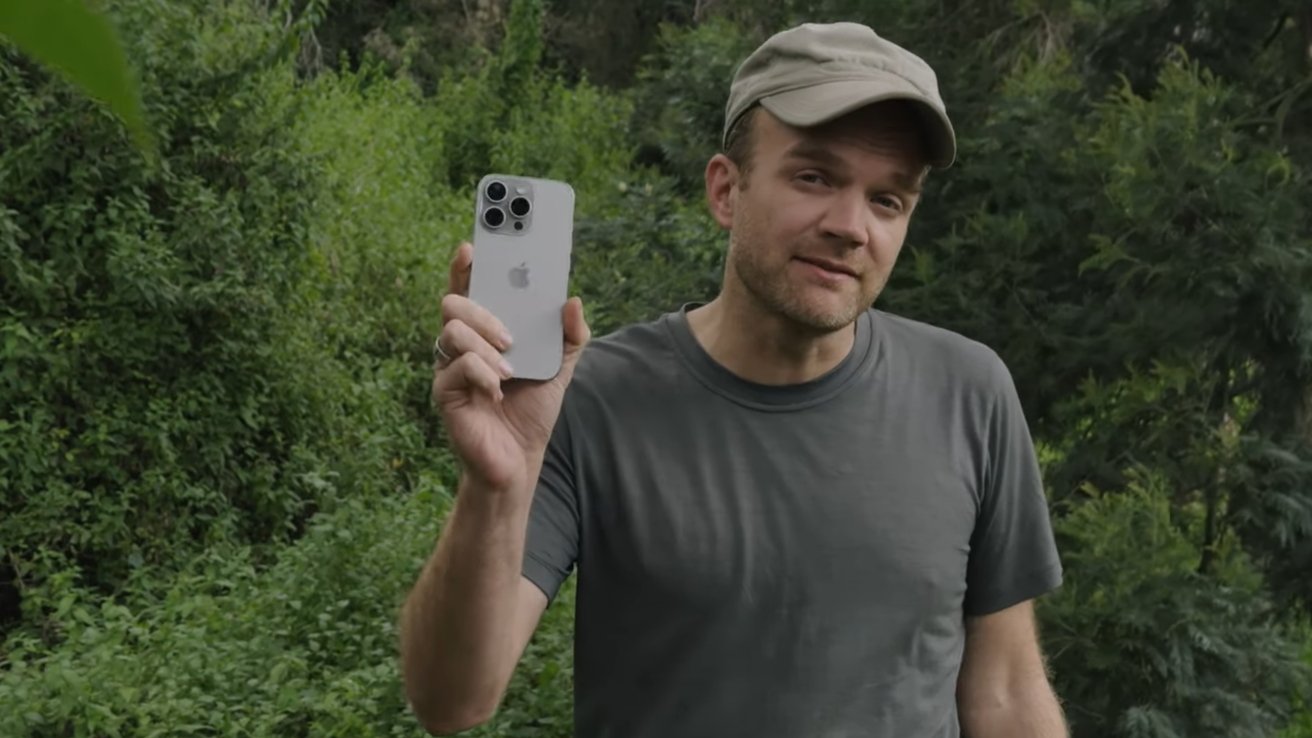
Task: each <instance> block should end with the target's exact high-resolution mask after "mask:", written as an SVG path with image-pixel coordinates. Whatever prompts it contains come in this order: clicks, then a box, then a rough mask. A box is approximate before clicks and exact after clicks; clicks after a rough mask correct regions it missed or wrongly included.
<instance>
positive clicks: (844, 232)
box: [820, 190, 870, 248]
mask: <svg viewBox="0 0 1312 738" xmlns="http://www.w3.org/2000/svg"><path fill="white" fill-rule="evenodd" d="M869 217H870V208H869V206H868V205H867V204H866V198H865V195H864V194H862V193H860V192H855V191H853V190H843V191H841V192H838V193H835V195H834V197H833V199H832V200H831V201H830V203H829V207H828V209H827V210H826V211H825V217H824V220H823V221H821V223H820V227H821V230H823V231H824V234H825V235H826V236H831V237H833V238H835V239H841V240H842V241H844V242H845V243H846V244H847V245H849V246H852V247H853V248H860V247H862V246H865V244H866V241H867V240H868V239H869V234H868V231H867V230H866V220H867V218H869Z"/></svg>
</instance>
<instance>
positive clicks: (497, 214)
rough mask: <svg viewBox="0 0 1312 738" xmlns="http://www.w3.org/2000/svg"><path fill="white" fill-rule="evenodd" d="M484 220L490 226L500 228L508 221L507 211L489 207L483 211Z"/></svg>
mask: <svg viewBox="0 0 1312 738" xmlns="http://www.w3.org/2000/svg"><path fill="white" fill-rule="evenodd" d="M483 222H484V223H486V224H487V227H488V228H500V227H501V224H502V223H505V222H506V213H505V211H504V210H502V209H501V208H496V207H492V208H488V209H487V210H484V211H483Z"/></svg>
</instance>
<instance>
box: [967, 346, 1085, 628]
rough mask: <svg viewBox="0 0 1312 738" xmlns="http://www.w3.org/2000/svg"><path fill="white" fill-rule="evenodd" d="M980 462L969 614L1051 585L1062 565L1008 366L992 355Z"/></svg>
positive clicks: (1032, 594) (1056, 583)
mask: <svg viewBox="0 0 1312 738" xmlns="http://www.w3.org/2000/svg"><path fill="white" fill-rule="evenodd" d="M992 367H993V370H992V373H991V374H992V382H991V387H992V394H993V399H992V403H991V407H990V410H989V413H988V415H987V422H986V426H985V435H984V438H985V443H986V451H985V456H984V458H985V468H984V470H983V475H982V481H983V489H982V494H981V496H980V503H979V508H978V517H977V519H976V523H975V530H974V533H973V534H972V536H971V542H970V562H969V564H968V565H967V569H966V598H965V604H964V609H965V613H966V614H967V615H972V616H973V615H986V614H988V613H992V612H997V611H999V610H1003V609H1005V608H1007V607H1011V606H1012V605H1015V604H1018V603H1020V602H1023V601H1025V600H1028V599H1032V598H1034V597H1037V596H1039V595H1041V594H1044V593H1046V592H1049V591H1051V590H1053V589H1056V588H1057V587H1059V586H1060V585H1061V581H1062V567H1061V560H1060V558H1059V556H1058V552H1057V544H1056V541H1055V540H1054V537H1053V533H1052V519H1051V517H1050V514H1049V510H1048V501H1047V497H1046V496H1045V495H1044V491H1043V480H1042V476H1041V473H1040V471H1039V462H1038V457H1037V455H1036V453H1035V451H1034V443H1033V440H1032V438H1031V437H1030V431H1029V426H1028V425H1027V424H1026V421H1025V415H1024V412H1023V411H1022V409H1021V404H1020V398H1019V397H1018V396H1017V393H1016V387H1015V383H1014V381H1013V379H1012V377H1011V373H1010V372H1009V371H1008V370H1007V367H1006V366H1005V365H1004V364H1003V362H1002V360H1001V359H1000V358H997V357H996V356H995V357H994V361H993V362H992Z"/></svg>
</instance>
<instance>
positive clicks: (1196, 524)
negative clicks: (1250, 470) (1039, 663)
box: [1040, 475, 1312, 738]
mask: <svg viewBox="0 0 1312 738" xmlns="http://www.w3.org/2000/svg"><path fill="white" fill-rule="evenodd" d="M1089 492H1090V493H1091V494H1092V495H1093V497H1092V499H1089V500H1087V501H1085V502H1082V503H1080V504H1079V505H1078V506H1077V507H1076V508H1075V509H1074V510H1073V511H1071V512H1070V513H1069V514H1067V515H1065V516H1063V517H1061V518H1059V519H1058V521H1057V535H1058V543H1059V545H1060V547H1061V550H1062V552H1063V553H1062V558H1063V562H1064V564H1065V566H1066V583H1065V585H1064V586H1063V587H1062V588H1061V589H1060V590H1059V591H1058V592H1057V593H1056V594H1055V595H1052V596H1050V597H1048V598H1045V599H1043V600H1042V601H1041V607H1040V613H1041V615H1042V620H1043V631H1044V636H1045V637H1044V640H1045V642H1046V643H1045V646H1046V649H1047V651H1048V653H1049V657H1050V660H1051V666H1052V670H1053V673H1054V675H1055V679H1056V687H1057V691H1058V693H1059V694H1061V696H1062V699H1063V702H1064V705H1065V709H1066V712H1067V715H1068V718H1069V719H1070V721H1071V724H1072V733H1073V735H1074V736H1075V737H1076V738H1083V737H1084V736H1089V737H1090V738H1092V737H1093V736H1099V737H1103V736H1125V737H1126V738H1186V737H1189V736H1201V735H1225V736H1232V737H1233V738H1248V737H1249V736H1251V737H1252V738H1258V737H1259V736H1268V735H1271V734H1272V733H1273V732H1274V731H1275V730H1277V729H1279V728H1281V727H1283V726H1285V725H1286V723H1287V722H1288V721H1289V720H1290V719H1291V715H1292V714H1293V711H1294V710H1295V709H1296V707H1297V705H1296V703H1295V699H1296V696H1297V695H1300V694H1307V692H1308V690H1309V689H1312V671H1310V670H1309V669H1308V666H1307V665H1306V664H1303V663H1301V662H1300V660H1299V656H1300V653H1299V651H1298V649H1299V648H1300V647H1301V645H1300V644H1299V642H1298V641H1297V640H1295V638H1296V637H1297V634H1296V632H1294V631H1292V630H1290V629H1288V628H1286V627H1285V626H1284V625H1282V624H1281V620H1280V618H1279V617H1278V614H1277V613H1276V612H1275V610H1274V608H1272V606H1271V602H1270V599H1269V598H1268V597H1267V596H1266V594H1265V593H1264V592H1263V585H1262V581H1261V577H1260V576H1259V575H1258V574H1257V573H1256V572H1255V571H1254V569H1253V567H1252V565H1251V564H1250V563H1249V562H1248V561H1247V558H1246V556H1245V555H1244V554H1243V552H1242V549H1240V548H1239V547H1237V545H1236V540H1235V539H1234V537H1233V536H1228V537H1226V539H1225V540H1224V541H1223V542H1222V543H1221V544H1220V545H1219V548H1220V551H1219V555H1218V560H1217V563H1216V566H1215V567H1214V572H1213V574H1212V575H1211V576H1207V575H1203V574H1199V573H1198V561H1199V558H1200V551H1199V549H1198V547H1197V545H1196V544H1195V543H1193V541H1196V540H1198V538H1199V528H1200V527H1201V519H1200V516H1199V515H1198V510H1197V509H1192V510H1186V511H1184V513H1183V514H1184V515H1185V516H1186V520H1185V521H1183V523H1182V522H1181V521H1179V520H1176V519H1175V518H1176V517H1177V516H1178V515H1180V514H1181V513H1180V512H1179V511H1175V512H1173V510H1172V506H1171V503H1170V493H1171V490H1170V489H1169V487H1168V486H1167V482H1166V480H1165V479H1163V478H1161V477H1157V476H1151V475H1149V476H1145V477H1144V478H1142V479H1137V480H1136V481H1135V482H1133V483H1132V484H1131V485H1130V487H1129V488H1128V489H1127V490H1125V491H1121V492H1117V493H1101V492H1098V491H1097V490H1094V489H1090V490H1089ZM1182 528H1183V532H1182Z"/></svg>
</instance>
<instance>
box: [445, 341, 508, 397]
mask: <svg viewBox="0 0 1312 738" xmlns="http://www.w3.org/2000/svg"><path fill="white" fill-rule="evenodd" d="M471 389H472V390H475V391H477V392H479V393H481V394H484V395H486V396H487V397H489V398H490V399H492V400H495V401H496V402H500V401H501V399H502V397H504V395H503V394H502V392H501V378H500V377H498V376H497V373H496V372H495V371H493V369H492V367H490V366H488V364H487V362H486V361H484V360H483V357H481V356H479V355H478V354H473V353H470V354H464V355H463V356H460V357H458V358H456V360H455V361H453V362H451V363H450V364H448V365H447V366H446V367H444V368H442V369H439V370H438V371H437V376H436V377H435V378H434V379H433V402H434V403H437V404H441V403H442V399H443V397H445V396H447V395H449V394H452V393H460V394H464V393H467V392H468V391H469V390H471Z"/></svg>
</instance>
